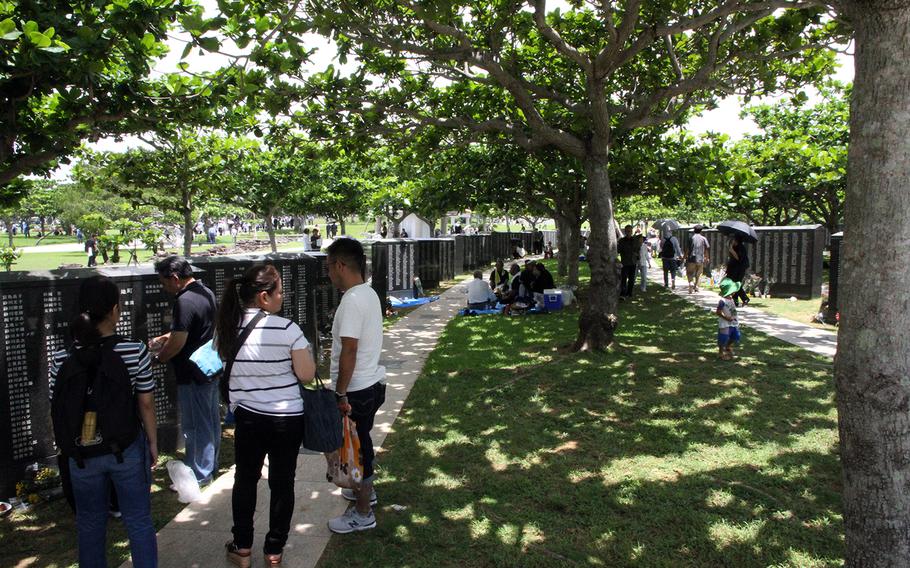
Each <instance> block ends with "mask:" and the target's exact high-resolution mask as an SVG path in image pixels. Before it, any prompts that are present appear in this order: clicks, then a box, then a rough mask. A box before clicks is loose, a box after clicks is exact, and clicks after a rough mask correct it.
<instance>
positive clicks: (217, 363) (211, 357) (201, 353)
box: [190, 339, 224, 380]
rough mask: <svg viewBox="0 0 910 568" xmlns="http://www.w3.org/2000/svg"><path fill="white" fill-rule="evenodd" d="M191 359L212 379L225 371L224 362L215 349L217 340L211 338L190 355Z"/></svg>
mask: <svg viewBox="0 0 910 568" xmlns="http://www.w3.org/2000/svg"><path fill="white" fill-rule="evenodd" d="M190 361H192V362H193V363H195V364H196V366H197V367H199V370H200V371H202V374H203V375H205V376H206V377H208V378H209V379H210V380H215V379H216V378H218V375H220V374H221V373H222V372H223V371H224V363H222V362H221V357H220V356H219V355H218V351H217V350H216V349H215V340H214V339H209V340H208V341H206V342H205V343H203V344H202V345H201V346H200V347H199V348H198V349H196V350H195V351H193V354H192V355H190Z"/></svg>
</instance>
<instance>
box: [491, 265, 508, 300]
mask: <svg viewBox="0 0 910 568" xmlns="http://www.w3.org/2000/svg"><path fill="white" fill-rule="evenodd" d="M510 279H511V278H510V277H509V271H508V270H506V268H505V266H504V265H503V262H502V261H501V260H497V261H496V268H494V269H493V271H492V272H490V288H492V289H493V290H494V291H496V292H497V293H502V292H505V291H506V290H508V289H509V280H510Z"/></svg>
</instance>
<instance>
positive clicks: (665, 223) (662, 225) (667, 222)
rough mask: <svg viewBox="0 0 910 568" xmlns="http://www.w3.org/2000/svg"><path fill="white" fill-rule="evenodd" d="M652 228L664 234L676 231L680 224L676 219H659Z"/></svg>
mask: <svg viewBox="0 0 910 568" xmlns="http://www.w3.org/2000/svg"><path fill="white" fill-rule="evenodd" d="M651 227H652V228H654V229H657V230H659V231H661V232H663V233H666V232H668V231H675V230H676V229H678V228H679V223H678V222H677V221H676V219H658V220H657V221H654V224H653V225H651Z"/></svg>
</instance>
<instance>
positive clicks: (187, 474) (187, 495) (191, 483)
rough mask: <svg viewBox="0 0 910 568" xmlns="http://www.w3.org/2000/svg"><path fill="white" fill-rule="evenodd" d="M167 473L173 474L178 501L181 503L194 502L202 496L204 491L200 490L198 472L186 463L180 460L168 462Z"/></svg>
mask: <svg viewBox="0 0 910 568" xmlns="http://www.w3.org/2000/svg"><path fill="white" fill-rule="evenodd" d="M167 473H168V475H170V476H171V481H172V482H174V489H176V490H177V500H178V501H180V502H181V503H193V502H195V501H199V499H201V498H202V491H200V490H199V482H198V481H196V474H195V473H193V470H191V469H190V468H189V467H188V466H187V465H186V464H185V463H183V462H182V461H180V460H171V461H169V462H167Z"/></svg>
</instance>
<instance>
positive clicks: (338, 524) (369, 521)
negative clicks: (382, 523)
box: [329, 507, 376, 534]
mask: <svg viewBox="0 0 910 568" xmlns="http://www.w3.org/2000/svg"><path fill="white" fill-rule="evenodd" d="M373 528H376V515H374V514H373V511H370V514H369V515H361V514H360V513H358V512H357V509H355V508H354V507H351V508H350V509H348V510H347V511H345V512H344V514H343V515H341V516H340V517H335V518H334V519H332V520H330V521H329V530H330V531H332V532H333V533H337V534H348V533H352V532H357V531H365V530H369V529H373Z"/></svg>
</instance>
